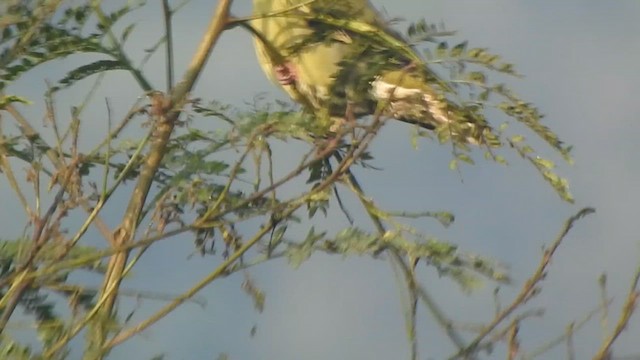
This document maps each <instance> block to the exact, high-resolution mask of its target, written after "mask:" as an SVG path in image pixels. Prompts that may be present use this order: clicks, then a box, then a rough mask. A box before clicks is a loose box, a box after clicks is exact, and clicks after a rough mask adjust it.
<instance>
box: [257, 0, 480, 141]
mask: <svg viewBox="0 0 640 360" xmlns="http://www.w3.org/2000/svg"><path fill="white" fill-rule="evenodd" d="M253 6H254V11H253V12H254V15H255V19H254V20H253V21H252V23H251V27H252V28H253V31H254V38H255V47H256V53H257V56H258V60H259V62H260V65H261V67H262V69H263V70H264V72H265V73H266V75H267V76H268V77H269V79H270V80H272V81H273V82H275V83H277V84H279V85H280V86H281V87H282V88H283V89H284V90H285V91H286V92H287V94H288V95H289V96H290V97H291V98H292V99H294V100H295V101H297V102H299V103H301V104H303V105H305V106H306V107H308V108H311V109H312V110H314V111H316V112H320V113H323V112H324V113H325V114H327V115H328V116H329V117H331V118H336V117H345V116H346V115H347V114H346V111H347V109H349V111H351V112H352V113H353V115H355V116H364V115H369V114H374V113H376V111H378V110H382V113H383V114H384V115H388V116H392V117H394V118H396V119H398V120H401V121H404V122H408V123H412V124H416V125H418V126H420V127H423V128H426V129H430V130H434V131H435V132H436V133H437V134H438V138H439V139H441V140H442V141H444V140H447V139H451V138H454V139H455V140H458V141H459V142H461V143H472V144H480V143H485V141H484V133H485V129H488V126H487V125H486V122H484V121H483V119H482V118H481V117H478V116H476V115H477V114H474V113H473V112H472V111H471V112H470V111H469V109H467V108H464V109H463V108H462V107H460V106H457V105H455V104H453V103H451V102H450V101H448V100H447V99H446V97H445V95H444V93H445V92H446V91H450V88H448V86H447V85H446V84H445V83H444V82H443V81H442V80H441V79H439V78H438V77H437V76H436V75H435V74H434V73H433V72H431V71H430V70H429V69H428V68H427V67H426V66H425V65H424V63H423V62H422V60H421V58H420V57H419V56H418V55H417V53H416V52H415V51H414V50H413V49H412V47H411V46H410V45H409V44H408V43H407V42H406V41H405V40H404V39H403V37H402V36H401V35H400V34H398V33H397V32H395V31H394V30H392V29H391V28H390V27H389V25H388V24H387V23H386V22H385V21H384V20H383V19H382V17H381V16H380V14H379V13H378V12H377V11H376V10H375V8H374V7H373V6H372V5H371V4H370V2H369V0H315V1H309V0H306V1H305V0H253ZM381 106H383V107H384V109H382V108H381Z"/></svg>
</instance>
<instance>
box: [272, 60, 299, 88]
mask: <svg viewBox="0 0 640 360" xmlns="http://www.w3.org/2000/svg"><path fill="white" fill-rule="evenodd" d="M274 70H275V73H276V79H277V80H278V83H280V85H283V86H284V85H294V84H295V82H296V80H297V75H298V74H297V73H296V69H295V67H294V66H293V64H291V63H290V62H287V63H284V64H280V65H276V66H275V68H274Z"/></svg>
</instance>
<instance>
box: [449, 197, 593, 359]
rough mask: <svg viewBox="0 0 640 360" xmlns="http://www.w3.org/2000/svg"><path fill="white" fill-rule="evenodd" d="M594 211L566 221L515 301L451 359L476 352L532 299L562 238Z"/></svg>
mask: <svg viewBox="0 0 640 360" xmlns="http://www.w3.org/2000/svg"><path fill="white" fill-rule="evenodd" d="M593 212H595V210H594V209H593V208H583V209H581V210H580V211H578V213H576V214H575V215H573V216H572V217H570V218H569V219H568V220H567V221H566V222H565V224H564V226H563V227H562V229H561V230H560V234H558V236H557V238H556V240H555V241H554V242H553V243H552V244H551V247H550V248H549V249H546V250H545V251H544V254H543V256H542V260H541V261H540V263H539V264H538V268H537V269H536V270H535V271H534V273H533V275H532V276H531V277H530V278H529V279H528V280H527V281H525V283H524V284H523V286H522V289H521V290H520V292H519V293H518V295H517V296H516V298H515V299H514V300H513V302H512V303H511V304H510V305H509V306H508V307H506V308H505V309H503V310H502V311H501V312H500V313H499V314H498V315H496V317H495V318H494V319H493V321H491V323H489V324H488V325H487V326H486V327H485V328H484V330H483V331H482V332H481V333H480V334H478V335H477V336H476V338H475V339H474V340H473V341H472V342H471V343H470V344H469V345H468V346H467V347H466V348H464V349H462V350H460V351H459V352H457V353H456V354H455V355H453V356H451V357H450V358H449V359H458V358H460V357H464V356H468V355H469V354H472V353H474V352H475V351H476V349H477V347H478V345H479V344H480V342H481V341H482V340H483V339H484V338H485V337H486V336H487V335H489V334H490V333H491V332H492V331H493V330H494V329H495V328H496V326H498V324H500V323H501V322H502V321H503V320H504V319H506V318H507V317H508V316H509V315H511V313H513V311H515V310H516V309H517V308H518V307H520V306H521V305H523V304H524V303H526V302H527V301H528V300H529V299H531V297H532V296H534V295H535V294H536V293H537V291H538V287H537V285H538V283H539V282H540V281H542V280H543V279H544V277H545V274H546V270H547V267H548V266H549V263H550V261H551V258H552V257H553V255H554V253H555V252H556V250H557V249H558V247H559V246H560V244H561V243H562V240H564V238H565V236H566V235H567V234H568V233H569V230H571V228H572V227H573V225H574V223H575V222H576V221H578V220H579V219H581V218H582V217H584V216H586V215H589V214H591V213H593Z"/></svg>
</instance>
